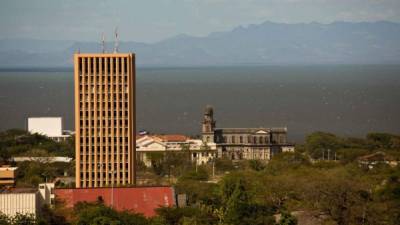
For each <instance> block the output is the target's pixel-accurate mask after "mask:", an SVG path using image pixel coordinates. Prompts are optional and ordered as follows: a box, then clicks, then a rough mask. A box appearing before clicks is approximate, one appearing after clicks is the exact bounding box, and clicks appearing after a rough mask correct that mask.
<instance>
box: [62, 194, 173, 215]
mask: <svg viewBox="0 0 400 225" xmlns="http://www.w3.org/2000/svg"><path fill="white" fill-rule="evenodd" d="M55 194H56V199H57V200H58V201H61V202H64V203H65V206H66V207H68V208H72V207H73V206H74V205H75V204H76V203H78V202H83V201H86V202H94V201H97V200H98V199H99V196H101V198H102V199H103V201H104V203H105V204H106V205H108V206H110V205H111V202H112V198H113V207H114V208H115V209H116V210H119V211H122V210H133V211H135V212H138V213H143V214H144V215H145V216H148V217H151V216H154V215H155V211H154V210H155V209H157V208H159V207H161V206H168V207H172V206H174V205H175V202H176V201H175V194H174V189H173V188H172V187H126V188H124V187H121V188H114V190H112V188H76V189H73V188H71V189H56V190H55Z"/></svg>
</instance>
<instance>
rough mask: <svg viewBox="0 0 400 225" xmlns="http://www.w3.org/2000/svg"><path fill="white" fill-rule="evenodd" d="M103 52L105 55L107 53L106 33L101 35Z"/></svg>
mask: <svg viewBox="0 0 400 225" xmlns="http://www.w3.org/2000/svg"><path fill="white" fill-rule="evenodd" d="M101 51H102V52H103V53H105V52H106V41H105V37H104V33H102V34H101Z"/></svg>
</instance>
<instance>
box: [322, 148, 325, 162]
mask: <svg viewBox="0 0 400 225" xmlns="http://www.w3.org/2000/svg"><path fill="white" fill-rule="evenodd" d="M324 160H325V149H324V150H323V151H322V161H324Z"/></svg>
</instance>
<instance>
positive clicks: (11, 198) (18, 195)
mask: <svg viewBox="0 0 400 225" xmlns="http://www.w3.org/2000/svg"><path fill="white" fill-rule="evenodd" d="M44 204H47V205H50V206H52V205H53V204H54V184H52V183H45V184H39V189H36V188H5V189H2V190H1V191H0V212H1V213H3V214H5V215H7V216H11V217H12V216H15V215H17V214H32V215H37V214H38V213H40V211H41V208H42V206H43V205H44Z"/></svg>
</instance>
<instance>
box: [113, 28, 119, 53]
mask: <svg viewBox="0 0 400 225" xmlns="http://www.w3.org/2000/svg"><path fill="white" fill-rule="evenodd" d="M114 33H115V44H114V53H117V52H118V44H119V43H118V27H116V28H115V32H114Z"/></svg>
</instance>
